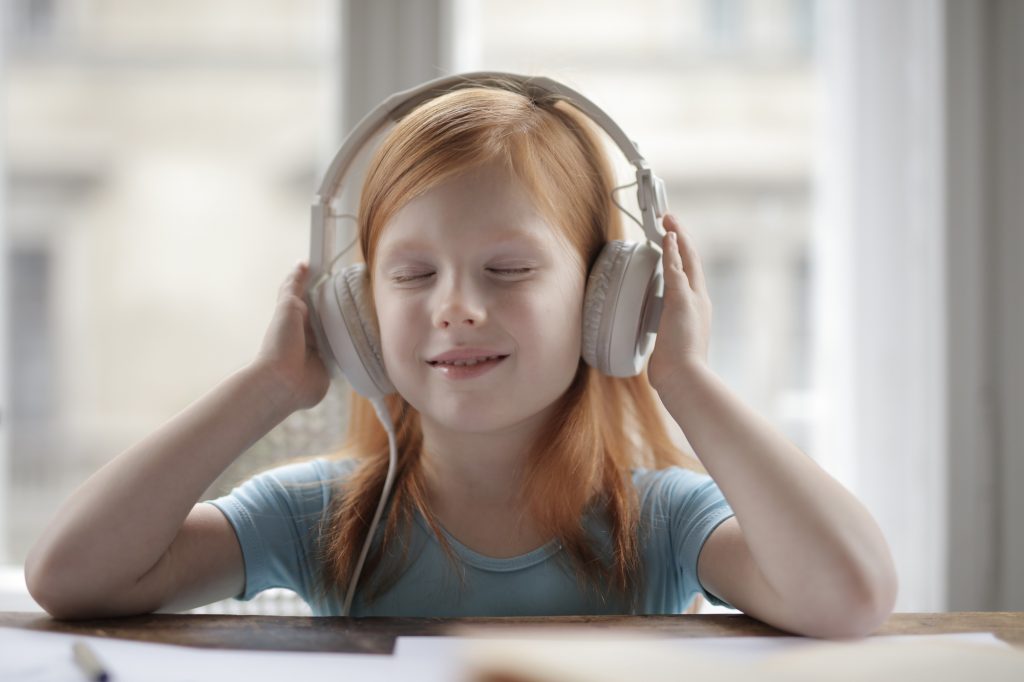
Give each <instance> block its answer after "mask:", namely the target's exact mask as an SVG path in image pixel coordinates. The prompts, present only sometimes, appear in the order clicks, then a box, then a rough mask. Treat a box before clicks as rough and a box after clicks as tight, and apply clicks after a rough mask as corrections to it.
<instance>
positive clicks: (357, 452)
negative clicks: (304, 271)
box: [318, 80, 704, 608]
mask: <svg viewBox="0 0 1024 682" xmlns="http://www.w3.org/2000/svg"><path fill="white" fill-rule="evenodd" d="M495 161H497V162H500V163H503V164H505V165H506V166H507V167H508V168H509V169H510V170H511V171H512V172H513V173H514V175H515V177H517V178H518V179H519V180H520V181H522V182H523V183H524V185H525V186H526V187H527V188H528V189H529V190H530V192H531V195H532V196H533V198H534V200H535V201H536V202H537V205H538V208H539V209H540V210H541V211H542V213H543V214H544V215H545V217H546V218H547V219H548V220H549V222H550V223H551V224H552V225H557V226H558V229H561V230H563V231H564V237H565V238H566V239H567V240H568V242H569V243H570V244H571V245H572V247H573V248H575V249H576V250H577V252H578V253H579V254H581V256H582V257H583V260H584V262H585V263H586V264H587V271H588V272H589V270H590V267H591V266H593V264H594V262H595V260H596V259H597V257H598V255H599V254H600V252H601V248H602V247H603V246H604V243H605V241H607V240H612V239H622V238H623V229H622V222H621V215H620V211H619V209H618V208H617V207H616V206H615V205H614V203H613V201H612V189H613V180H614V176H613V173H612V169H611V166H610V164H609V162H608V159H607V157H606V155H605V154H604V152H603V150H602V148H601V145H600V143H599V138H598V136H597V134H596V131H595V128H594V124H593V123H592V122H591V121H590V120H589V119H588V118H587V117H586V116H585V115H583V114H581V113H580V112H579V111H578V110H576V109H575V108H574V107H573V106H571V105H569V104H568V103H566V102H564V101H561V100H560V98H558V97H555V96H550V97H547V96H546V97H542V98H537V97H531V96H529V95H527V94H525V93H524V92H523V91H522V89H521V87H520V86H518V85H516V84H515V83H512V82H507V81H500V80H499V81H493V82H490V83H488V84H486V85H482V84H480V83H472V84H469V83H467V85H466V87H462V88H458V89H455V90H453V91H451V92H449V93H447V94H444V95H442V96H439V97H436V98H434V99H432V100H429V101H427V102H425V103H423V104H421V105H420V106H419V107H417V108H416V109H414V110H413V111H411V112H410V113H409V114H407V115H406V116H405V117H404V118H403V119H402V120H401V121H399V122H398V124H397V125H396V126H395V128H394V129H392V130H391V131H390V132H389V134H388V135H387V137H386V138H385V139H384V141H383V142H382V143H381V145H380V146H379V147H378V148H377V150H376V152H375V154H374V156H373V158H372V159H371V161H370V164H369V166H368V170H367V173H366V179H365V183H364V185H363V188H362V193H361V196H360V205H359V212H358V227H357V229H358V235H359V244H360V249H361V253H362V257H363V261H364V262H365V263H367V264H368V267H367V270H368V271H369V272H371V273H372V271H373V267H372V266H373V263H374V257H375V253H376V246H377V243H378V241H379V239H380V236H381V233H382V230H383V229H385V226H386V225H387V223H388V221H389V220H390V218H391V217H392V216H394V215H395V213H396V212H397V211H398V210H399V209H400V208H402V206H404V205H405V204H406V203H407V202H408V201H410V200H411V199H413V198H414V197H416V196H419V195H421V194H422V193H424V192H426V191H428V190H429V189H431V188H432V187H434V186H436V185H438V184H440V183H441V182H443V181H444V180H445V179H447V178H449V177H451V176H454V175H456V174H458V173H462V172H465V171H467V170H469V169H472V168H474V167H477V166H479V165H481V164H485V163H489V162H495ZM367 290H368V291H370V290H372V286H371V287H367ZM385 400H386V404H387V408H388V411H389V413H390V415H391V418H392V420H393V423H394V424H395V425H396V444H397V450H398V453H397V454H398V469H397V472H396V478H395V482H394V487H393V490H392V493H391V499H390V502H389V505H388V507H387V509H386V514H385V517H384V521H383V523H382V525H383V529H384V530H383V538H382V541H381V542H380V543H378V544H377V545H376V546H375V547H374V548H373V549H372V550H371V552H370V554H369V555H368V557H367V560H366V565H365V567H364V569H363V574H362V576H361V578H360V581H361V585H362V586H363V587H364V588H368V589H366V591H365V592H364V598H365V599H367V600H368V601H372V600H373V599H374V598H376V597H378V596H379V595H380V594H382V593H383V592H385V591H386V590H387V589H388V588H389V587H390V586H391V585H393V584H394V581H395V580H396V579H397V578H398V577H399V576H400V575H401V571H402V564H403V562H404V559H405V554H404V551H405V548H406V546H407V542H406V541H407V535H406V534H407V533H408V532H409V528H410V524H411V523H412V522H413V514H414V513H415V512H416V511H417V510H418V511H419V512H420V513H421V514H422V515H423V517H424V518H425V519H427V521H428V523H429V524H430V525H431V527H432V528H433V530H434V533H435V534H436V535H437V538H438V540H439V541H440V543H441V545H442V547H444V548H445V550H446V552H447V553H448V556H449V558H451V559H452V560H453V561H455V560H456V557H455V555H454V553H453V551H452V549H451V547H450V546H449V545H448V543H447V542H446V541H445V539H444V536H443V534H442V532H441V530H440V528H439V526H438V524H437V521H436V519H435V518H434V516H433V515H432V514H431V511H430V509H429V506H428V504H427V500H428V495H427V490H426V488H425V483H424V476H423V471H422V469H421V465H420V453H421V449H422V445H423V433H422V431H421V428H420V417H419V413H418V412H417V411H416V409H414V408H413V407H412V406H411V405H410V404H409V403H408V402H406V401H405V400H404V399H403V398H402V396H401V395H398V394H392V395H390V396H387V398H386V399H385ZM388 454H389V453H388V438H387V433H386V432H385V431H384V429H383V427H382V426H381V424H380V422H379V421H378V419H377V416H376V413H375V412H374V409H373V406H372V405H371V403H370V402H369V401H367V400H366V399H365V398H363V397H361V396H359V395H358V394H357V393H355V391H352V392H351V394H350V399H349V419H348V425H347V434H346V439H345V442H344V444H343V445H342V447H341V449H340V450H339V452H337V453H336V454H334V455H333V457H335V458H356V459H357V460H358V462H359V464H358V466H357V467H356V469H355V471H354V473H353V474H352V476H351V477H350V478H349V479H348V480H347V481H346V482H345V483H344V486H343V489H342V488H339V489H337V490H336V494H335V495H334V496H333V498H332V502H331V505H330V507H329V509H328V510H327V513H326V514H325V516H324V519H323V522H322V526H321V545H320V548H321V554H322V556H321V559H322V564H321V566H322V574H321V579H320V585H319V588H320V589H319V595H318V596H319V597H320V598H321V599H322V598H324V597H326V596H327V595H328V594H330V595H332V596H333V597H336V598H342V599H343V598H344V593H345V590H346V589H347V586H348V583H349V580H350V577H351V575H352V572H353V570H354V569H355V565H356V562H357V560H358V557H359V554H360V551H361V550H362V547H363V543H364V542H365V540H366V536H367V533H368V532H369V525H370V521H371V519H372V518H373V514H374V511H375V510H376V507H377V504H378V502H379V499H380V494H381V491H382V489H383V485H384V479H385V476H386V474H387V469H388ZM671 465H678V466H683V467H686V468H689V469H693V470H696V471H699V472H702V473H704V469H703V468H702V467H701V465H700V463H699V462H698V461H697V460H696V458H695V457H694V456H693V455H691V454H689V453H685V452H683V451H682V450H681V449H680V448H678V447H677V446H676V445H675V444H674V443H673V442H672V439H671V438H670V436H669V433H668V431H667V429H666V427H665V424H664V422H663V421H662V417H661V415H660V399H659V398H658V396H657V394H656V393H655V392H654V390H653V389H652V388H651V386H650V383H649V382H648V380H647V373H646V368H645V371H643V372H641V373H640V374H639V375H638V376H635V377H631V378H625V379H623V378H614V377H609V376H604V375H602V374H601V373H599V372H598V371H597V370H595V369H593V368H591V367H590V366H588V365H587V364H586V363H585V362H583V360H582V358H581V359H580V361H579V367H578V369H577V372H576V375H575V377H574V379H573V381H572V383H571V384H570V386H569V388H568V389H567V390H566V391H565V393H564V394H563V395H562V396H561V397H560V398H559V399H558V401H557V405H556V406H555V408H554V410H553V411H552V415H551V418H550V420H549V421H548V423H547V424H546V426H545V427H544V428H543V429H542V432H541V433H540V435H539V437H538V439H537V441H536V443H535V447H534V449H533V451H532V452H531V453H530V455H529V457H528V461H527V464H526V469H525V476H524V481H523V485H522V490H521V494H522V499H523V500H524V504H525V510H526V511H527V512H528V513H529V514H531V518H532V520H533V521H534V522H535V523H536V524H537V525H538V527H539V528H540V529H541V530H542V531H543V532H544V533H545V536H546V537H551V538H558V539H559V540H560V541H561V543H562V546H563V548H564V549H565V557H567V559H568V560H569V562H570V563H571V564H572V568H573V569H574V570H575V571H576V575H577V576H578V578H579V579H580V581H581V583H583V584H585V585H588V586H589V587H590V588H592V589H594V590H596V591H597V593H598V594H600V595H601V596H602V597H603V598H608V597H612V596H617V597H625V598H627V600H628V601H630V602H631V603H632V604H633V607H632V608H635V606H636V604H637V601H636V600H637V599H638V594H639V592H640V589H641V584H640V582H639V580H638V579H639V575H640V571H639V568H640V567H639V560H638V557H639V550H638V511H639V510H638V504H639V503H638V500H637V495H636V492H635V490H634V486H633V484H632V479H631V471H630V470H631V469H632V468H633V467H646V468H654V469H660V468H664V467H667V466H671ZM589 512H597V513H599V514H601V516H602V518H603V519H605V520H606V522H607V524H608V530H609V534H610V536H609V537H610V540H611V548H612V553H611V556H610V557H601V556H598V554H597V552H595V550H594V541H593V538H590V537H588V535H587V531H586V529H585V528H584V526H583V525H582V524H581V519H582V518H583V517H584V515H585V514H587V513H589ZM396 550H398V551H396ZM399 554H401V556H402V558H401V559H399V560H398V561H392V560H385V557H386V556H389V557H395V556H398V555H399ZM388 566H390V570H385V569H386V568H388Z"/></svg>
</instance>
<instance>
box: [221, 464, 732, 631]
mask: <svg viewBox="0 0 1024 682" xmlns="http://www.w3.org/2000/svg"><path fill="white" fill-rule="evenodd" d="M357 464H358V462H357V461H356V460H353V459H340V460H329V459H323V458H321V459H314V460H309V461H304V462H294V463H290V464H285V465H283V466H280V467H277V468H275V469H271V470H269V471H265V472H263V473H261V474H258V475H256V476H254V477H252V478H250V479H249V480H248V481H246V482H244V483H243V484H241V485H239V486H238V487H236V488H234V489H233V490H232V491H231V492H230V493H228V494H227V495H224V496H223V497H219V498H217V499H214V500H209V501H208V502H209V504H212V505H214V506H216V507H217V508H218V509H220V510H221V511H222V512H223V513H224V515H225V516H226V517H227V518H228V521H230V523H231V525H232V526H233V527H234V529H235V533H236V534H237V536H238V541H239V543H240V544H241V547H242V556H243V558H244V562H245V588H244V590H243V591H242V593H241V594H239V595H237V596H236V599H240V600H242V601H248V600H250V599H252V598H253V597H254V596H256V595H257V594H258V593H260V592H262V591H263V590H266V589H269V588H274V587H279V588H287V589H289V590H292V591H294V592H296V593H297V594H298V595H299V596H300V597H302V598H303V599H304V600H305V601H306V602H307V603H308V604H309V605H310V607H311V608H312V610H313V613H314V615H317V616H337V615H341V608H342V604H341V600H340V599H337V598H335V599H330V598H329V599H328V600H324V601H320V600H318V599H317V598H316V587H317V585H316V581H317V575H318V569H319V563H318V558H317V557H318V542H317V534H318V530H319V523H320V518H321V516H322V514H323V513H324V511H325V510H326V509H328V505H329V503H330V500H331V496H332V494H333V487H332V481H336V480H339V479H340V480H341V481H344V480H345V479H346V478H347V476H348V475H349V474H350V473H351V472H352V471H353V470H354V468H355V467H356V466H357ZM633 483H634V485H635V486H636V487H637V492H638V493H639V499H640V509H641V516H640V519H641V522H640V524H641V529H642V531H641V535H640V540H641V542H640V555H641V561H642V562H643V570H642V571H641V573H642V580H643V582H644V591H643V595H644V596H643V600H642V601H641V603H640V610H639V613H645V614H674V613H682V612H683V611H684V610H685V609H686V608H687V606H688V605H689V604H690V602H691V601H692V599H693V597H694V596H695V595H697V594H703V595H704V596H705V597H706V598H707V599H708V600H710V601H711V602H712V603H713V604H718V605H723V606H727V607H730V608H732V607H731V606H730V605H729V604H727V603H726V602H724V601H722V600H721V599H719V598H718V597H716V596H715V595H713V594H711V593H710V592H708V591H706V590H705V589H704V588H703V586H702V585H701V584H700V582H699V581H698V580H697V557H698V555H699V554H700V550H701V547H702V546H703V545H704V541H705V540H706V539H707V537H708V536H709V535H710V534H711V531H713V530H714V529H715V528H716V527H717V526H718V525H719V524H720V523H722V522H723V521H725V520H726V519H727V518H729V517H730V516H732V515H733V511H732V509H731V508H730V507H729V505H728V503H727V502H726V501H725V497H724V496H723V495H722V493H721V491H720V490H719V488H718V485H717V484H715V482H714V481H713V480H712V479H711V477H710V476H707V475H705V474H700V473H697V472H695V471H690V470H688V469H682V468H679V467H669V468H667V469H660V470H646V469H636V470H634V471H633ZM414 517H415V519H416V522H415V523H413V524H412V526H413V527H412V528H411V529H410V533H409V535H408V537H409V551H408V555H407V559H406V564H404V565H405V566H407V567H408V568H407V570H406V571H405V572H404V573H402V574H401V577H400V578H399V579H398V581H397V582H396V583H395V584H394V585H393V586H392V587H391V588H390V589H389V590H388V591H387V592H385V593H384V594H383V595H381V596H379V597H378V598H377V599H376V600H375V601H373V602H372V603H371V604H369V605H366V604H365V603H364V601H363V600H362V599H361V593H362V591H363V590H362V588H363V586H364V585H365V582H364V581H366V579H367V578H366V576H365V575H364V576H363V577H361V578H360V589H358V590H357V591H356V596H355V599H354V600H353V603H352V613H351V615H353V616H433V617H455V616H539V615H547V616H554V615H598V614H624V613H628V612H629V611H628V610H627V609H628V607H625V606H623V605H622V604H619V603H614V600H603V599H601V598H600V596H599V595H597V594H596V593H595V592H594V591H593V590H592V589H586V588H585V586H583V585H581V584H580V583H579V582H578V581H577V579H576V577H575V574H574V573H573V569H572V568H571V567H569V566H568V562H567V561H566V560H565V558H563V557H560V553H561V552H562V548H561V545H560V544H559V543H558V541H557V540H552V541H550V542H548V543H547V544H545V545H544V546H542V547H539V548H537V549H535V550H533V551H531V552H528V553H526V554H522V555H520V556H516V557H511V558H507V559H497V558H494V557H488V556H484V555H482V554H479V553H478V552H474V551H473V550H472V549H470V548H468V547H466V546H464V545H463V544H461V543H460V542H459V541H458V540H456V539H455V538H454V537H453V536H452V535H450V534H448V532H447V531H446V530H444V529H443V528H442V532H443V533H444V535H445V539H446V540H447V541H448V543H449V544H450V546H451V548H452V549H453V550H454V552H455V553H456V555H457V556H458V559H459V567H458V572H456V570H455V568H454V567H453V565H452V562H451V561H450V559H449V558H448V556H447V555H446V554H445V552H444V549H443V548H442V546H441V544H440V542H438V539H437V537H436V536H435V535H434V533H433V531H432V530H431V529H430V527H429V525H428V523H427V521H426V520H425V519H424V518H423V517H422V516H421V515H420V514H419V513H418V512H415V513H414ZM383 526H384V522H383V521H382V522H381V523H380V525H379V526H378V529H377V533H378V535H377V537H378V538H379V537H380V533H381V532H382V530H383ZM585 526H586V528H587V529H588V531H590V533H591V537H594V538H596V539H597V542H598V545H601V539H602V538H603V539H605V540H607V539H608V538H609V533H608V532H607V529H606V527H605V526H604V525H603V524H602V523H601V522H600V521H599V520H598V519H597V518H596V517H588V518H586V519H585ZM644 531H646V532H644ZM595 549H596V550H597V551H598V552H599V553H600V554H602V556H605V557H607V556H608V554H607V550H608V545H607V543H605V544H604V545H601V546H599V547H595ZM560 558H561V559H562V560H559V559H560ZM460 573H461V575H460ZM345 587H346V588H347V586H345ZM344 591H345V590H344V589H342V590H341V592H342V595H343V594H344Z"/></svg>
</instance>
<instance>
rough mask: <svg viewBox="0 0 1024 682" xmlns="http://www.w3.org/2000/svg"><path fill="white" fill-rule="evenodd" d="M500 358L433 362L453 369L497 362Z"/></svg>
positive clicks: (490, 356) (491, 356)
mask: <svg viewBox="0 0 1024 682" xmlns="http://www.w3.org/2000/svg"><path fill="white" fill-rule="evenodd" d="M500 357H501V356H500V355H489V356H487V357H486V358H477V359H475V360H451V361H447V360H440V361H438V362H435V363H434V364H435V365H454V366H455V367H472V366H473V365H478V364H480V363H481V362H487V361H488V360H497V359H498V358H500Z"/></svg>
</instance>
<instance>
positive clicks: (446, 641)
mask: <svg viewBox="0 0 1024 682" xmlns="http://www.w3.org/2000/svg"><path fill="white" fill-rule="evenodd" d="M544 632H547V633H548V634H543V635H542V636H543V637H544V639H548V640H550V639H552V638H554V639H558V638H559V637H566V638H571V637H572V636H573V633H567V634H560V633H558V632H556V631H553V630H548V631H544V630H539V631H538V633H544ZM579 636H580V635H579V634H578V633H577V634H575V637H576V638H578V637H579ZM502 639H505V640H509V639H510V638H508V637H502ZM602 639H604V637H602ZM919 640H923V641H926V642H929V641H934V642H945V641H948V642H973V643H976V644H990V645H992V646H996V647H1009V646H1010V645H1009V644H1007V643H1006V642H1004V641H1003V640H1001V639H999V638H998V637H996V636H995V635H994V634H992V633H991V632H956V633H946V634H936V635H893V636H878V637H872V638H871V641H872V642H890V643H892V644H896V645H899V644H904V643H907V642H911V641H919ZM525 641H530V640H525ZM610 641H616V642H620V643H621V642H629V641H632V640H615V639H614V635H613V636H612V640H610ZM642 641H644V642H649V641H652V640H648V639H647V638H644V639H643V640H642ZM653 641H658V642H665V643H666V644H667V645H668V646H669V647H671V648H672V649H673V650H676V651H680V652H692V653H696V654H700V655H703V656H708V657H712V658H718V659H721V660H726V661H730V662H736V661H744V662H750V663H754V662H757V661H761V660H763V659H765V658H766V657H767V656H770V655H772V654H777V653H782V652H791V651H800V650H801V649H807V648H814V647H817V646H820V645H821V644H823V643H824V642H822V640H816V639H811V638H808V637H678V638H676V637H673V638H668V639H660V638H659V639H655V640H653ZM470 644H472V640H469V639H467V638H465V637H399V638H398V639H397V640H396V641H395V656H396V657H397V658H457V657H459V656H460V655H461V654H462V652H463V651H464V650H465V649H466V647H467V646H469V645H470Z"/></svg>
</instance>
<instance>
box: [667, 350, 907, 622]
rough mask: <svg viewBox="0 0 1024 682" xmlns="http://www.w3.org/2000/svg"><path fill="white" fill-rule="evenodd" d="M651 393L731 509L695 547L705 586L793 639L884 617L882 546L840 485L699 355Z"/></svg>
mask: <svg viewBox="0 0 1024 682" xmlns="http://www.w3.org/2000/svg"><path fill="white" fill-rule="evenodd" d="M661 398H662V401H663V403H664V404H665V407H666V408H667V409H668V411H669V412H670V413H671V415H672V416H673V417H674V418H675V420H676V421H677V422H678V423H679V425H680V426H681V427H682V429H683V432H684V433H685V434H686V437H687V439H688V440H689V441H690V444H691V445H692V446H693V448H694V450H695V451H696V452H697V455H698V456H699V457H700V460H701V462H702V463H703V464H704V466H705V467H706V468H707V470H708V473H709V474H711V476H712V477H713V478H714V480H715V482H716V483H718V486H719V487H720V488H721V489H722V492H723V493H724V495H725V497H726V499H727V500H728V502H729V504H730V506H732V508H733V510H734V511H735V512H736V518H735V519H730V520H729V521H726V522H725V523H723V524H722V525H721V526H719V527H718V528H717V529H716V530H715V532H714V533H713V534H712V535H711V537H709V539H708V540H707V542H706V543H705V546H704V550H703V551H702V552H701V557H700V562H699V572H700V580H701V582H702V583H703V584H704V585H705V587H707V588H708V589H710V590H711V591H712V592H714V593H715V594H717V595H718V596H720V597H722V598H723V599H725V600H726V601H728V602H729V603H731V604H733V605H735V606H736V607H737V608H740V609H742V610H743V611H744V612H746V613H748V614H750V615H752V616H754V617H756V618H759V619H761V620H764V621H765V622H768V623H770V624H772V625H775V626H777V627H781V628H783V629H786V630H790V631H792V632H798V633H800V634H805V635H813V636H818V637H849V636H864V635H866V634H867V633H869V632H871V631H872V630H873V629H874V628H876V627H877V626H878V625H879V624H880V623H881V622H882V621H884V620H885V618H887V617H888V615H889V614H890V613H891V611H892V607H893V603H894V601H895V598H896V583H897V580H896V572H895V568H894V566H893V561H892V556H891V555H890V552H889V546H888V544H887V543H886V541H885V538H884V537H883V535H882V532H881V530H880V529H879V527H878V525H877V524H876V523H875V520H874V519H873V518H872V517H871V515H870V513H869V512H868V510H867V509H865V508H864V506H863V505H862V504H861V503H860V502H859V501H858V500H857V499H856V498H855V497H854V496H853V495H852V494H851V493H850V492H849V491H848V490H846V488H844V487H843V486H842V485H840V484H839V483H838V482H837V481H836V480H835V479H833V478H832V477H831V476H829V475H828V474H827V473H826V472H825V471H824V470H823V469H821V467H819V466H818V465H817V464H816V463H815V462H814V461H813V460H812V459H811V458H810V457H808V456H807V455H805V454H804V453H803V452H801V451H800V450H799V449H798V448H797V447H796V446H795V445H793V444H792V443H790V442H789V441H788V440H787V439H786V438H785V437H784V436H782V434H780V433H778V431H776V430H775V429H774V428H773V427H772V425H771V424H770V423H768V421H767V420H765V419H764V418H763V417H761V415H759V414H757V413H756V412H754V411H753V410H751V409H750V408H749V407H747V406H746V405H744V404H743V403H742V401H740V400H739V399H738V398H737V397H736V396H735V395H734V394H732V393H731V392H730V391H729V390H728V388H727V387H726V386H725V384H724V383H723V382H722V381H721V380H720V379H719V378H718V377H717V375H715V374H714V373H713V372H712V371H711V370H710V369H709V368H708V367H706V366H705V365H703V364H702V363H694V364H692V365H691V370H690V371H689V372H686V373H681V374H679V375H678V376H677V390H676V391H667V390H665V391H663V392H662V393H661Z"/></svg>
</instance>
